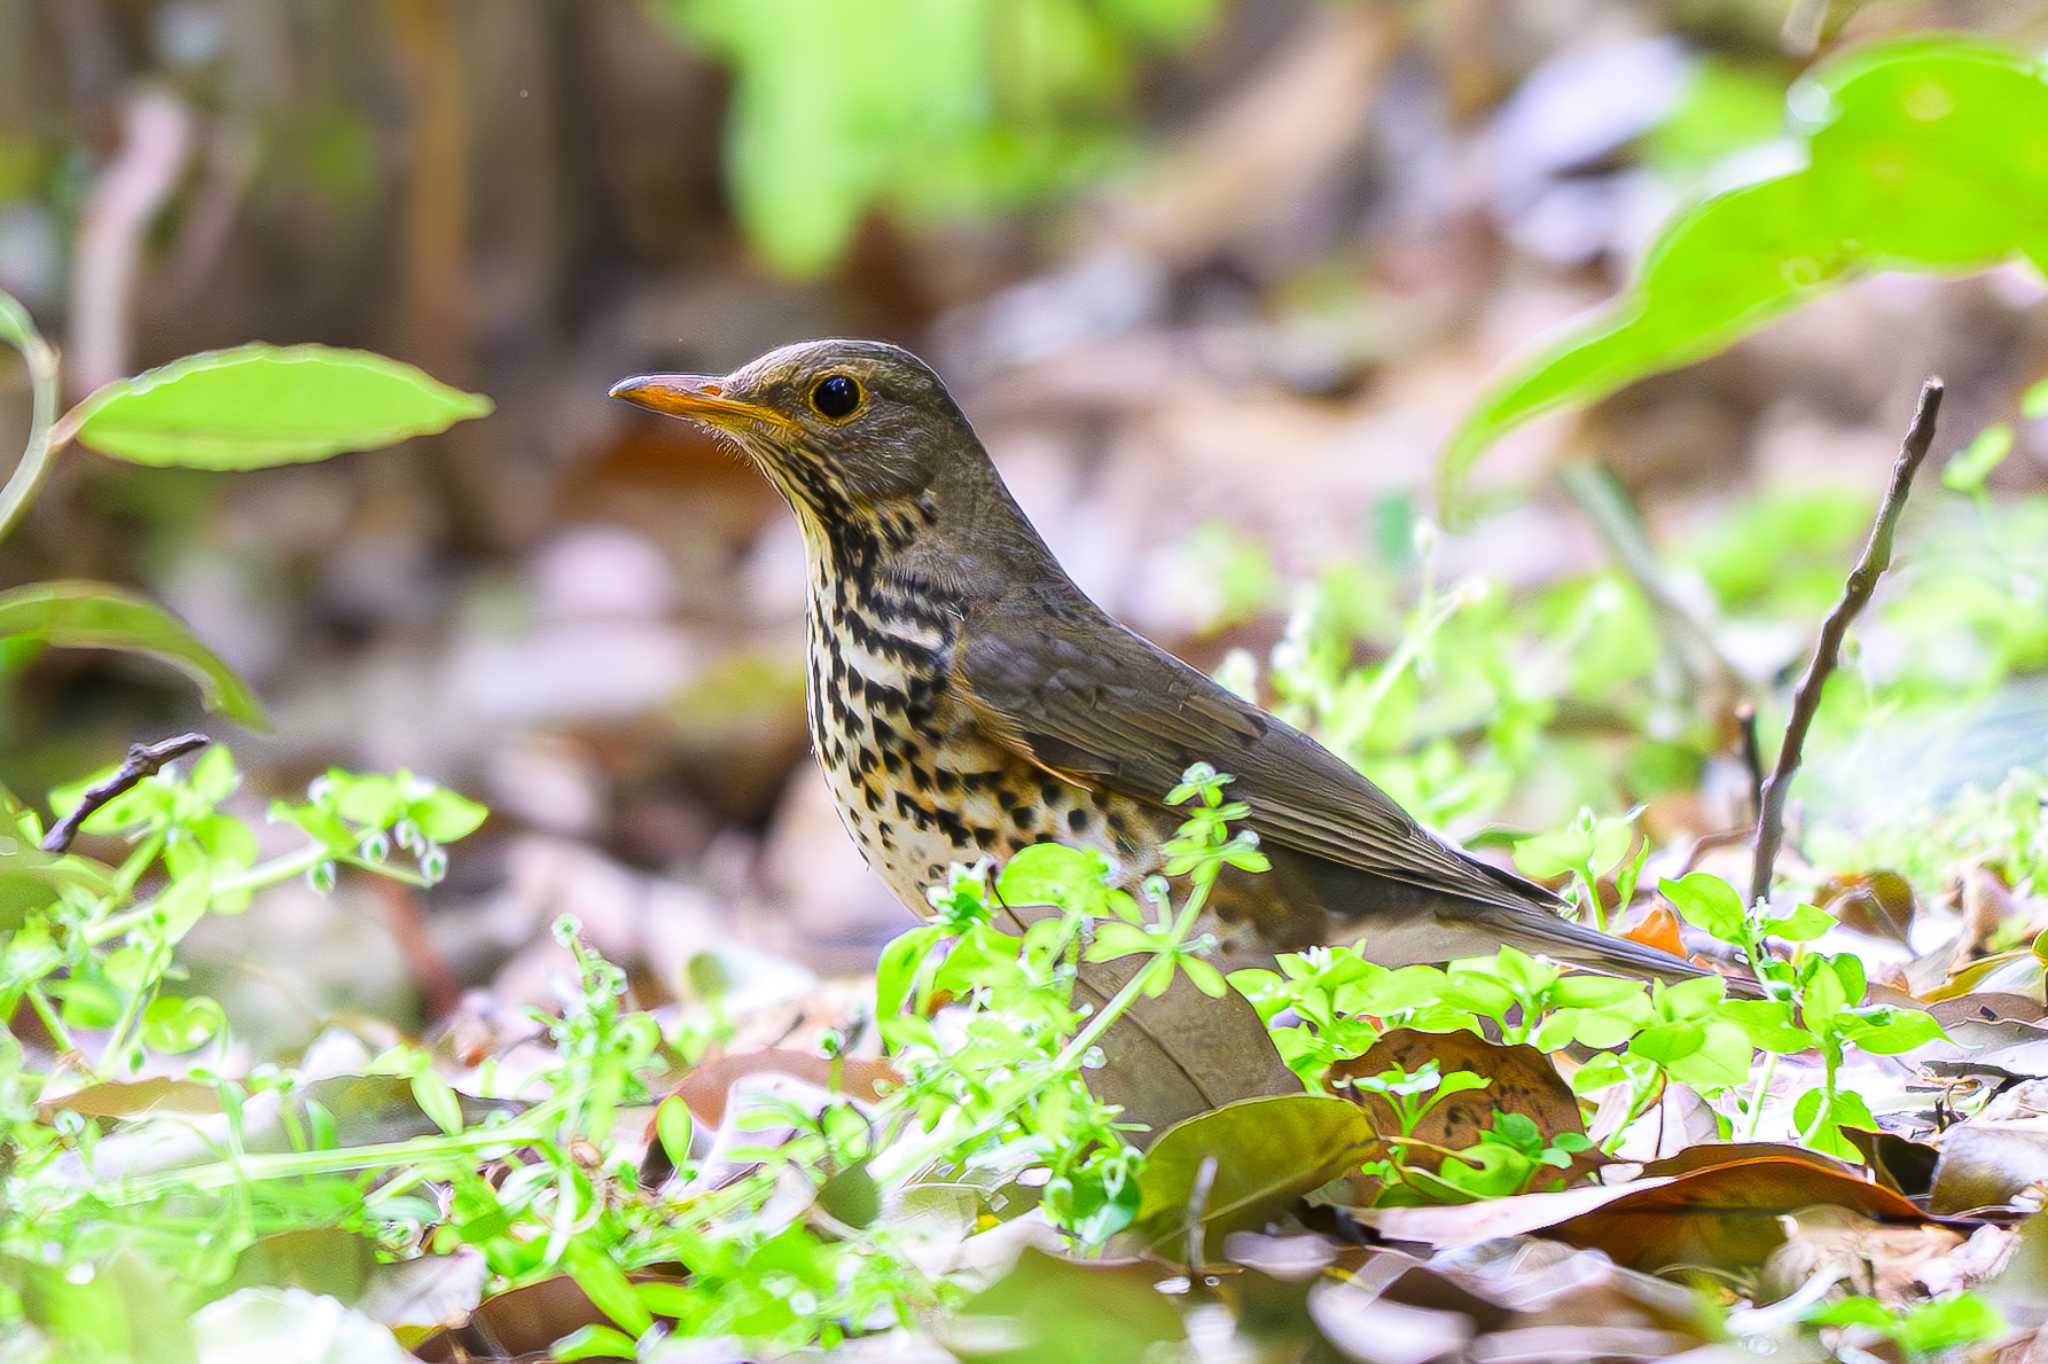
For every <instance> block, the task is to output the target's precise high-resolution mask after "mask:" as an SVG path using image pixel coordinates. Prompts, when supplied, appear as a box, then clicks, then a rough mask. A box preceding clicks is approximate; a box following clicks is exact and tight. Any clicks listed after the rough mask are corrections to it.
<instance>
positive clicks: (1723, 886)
mask: <svg viewBox="0 0 2048 1364" xmlns="http://www.w3.org/2000/svg"><path fill="white" fill-rule="evenodd" d="M1657 889H1658V891H1659V892H1661V893H1662V894H1663V896H1664V898H1665V899H1667V900H1669V901H1670V902H1671V906H1672V908H1674V909H1676V910H1677V911H1678V912H1679V914H1680V915H1681V916H1682V917H1683V918H1684V919H1685V921H1686V922H1687V923H1689V924H1691V925H1692V926H1693V927H1694V928H1697V929H1699V930H1700V931H1701V932H1703V933H1706V934H1709V935H1711V936H1712V937H1714V938H1717V939H1719V940H1720V941H1722V942H1725V943H1737V944H1739V943H1741V941H1742V937H1743V913H1742V897H1741V896H1740V895H1737V894H1736V893H1735V887H1733V886H1731V885H1729V884H1728V883H1727V882H1726V881H1723V880H1722V879H1721V878H1720V877H1718V876H1715V875H1714V874H1713V873H1711V872H1704V871H1696V872H1694V873H1692V874H1691V875H1690V876H1687V877H1685V878H1684V879H1682V880H1678V881H1673V880H1671V879H1670V878H1669V877H1666V878H1665V879H1664V880H1662V881H1659V882H1658V883H1657Z"/></svg>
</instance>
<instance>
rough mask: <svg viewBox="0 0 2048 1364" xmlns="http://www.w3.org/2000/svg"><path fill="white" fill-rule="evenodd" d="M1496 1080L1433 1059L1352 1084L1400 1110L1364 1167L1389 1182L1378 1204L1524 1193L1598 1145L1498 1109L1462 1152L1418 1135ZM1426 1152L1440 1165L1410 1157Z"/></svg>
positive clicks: (1468, 1199) (1350, 1085) (1365, 1171)
mask: <svg viewBox="0 0 2048 1364" xmlns="http://www.w3.org/2000/svg"><path fill="white" fill-rule="evenodd" d="M1492 1083H1493V1082H1492V1081H1491V1080H1489V1079H1487V1078H1486V1077H1485V1076H1483V1075H1478V1074H1475V1073H1473V1072H1472V1071H1469V1070H1454V1071H1450V1072H1448V1073H1445V1072H1443V1071H1442V1069H1441V1068H1440V1067H1439V1066H1438V1064H1437V1063H1436V1062H1435V1061H1426V1062H1424V1063H1423V1064H1422V1065H1421V1066H1420V1067H1418V1068H1417V1069H1415V1070H1414V1071H1410V1070H1408V1069H1407V1068H1406V1067H1402V1066H1395V1067H1392V1068H1390V1069H1387V1070H1384V1071H1381V1072H1380V1073H1379V1074H1377V1075H1359V1076H1353V1077H1351V1078H1350V1079H1349V1080H1348V1081H1347V1082H1346V1087H1347V1088H1349V1089H1352V1090H1354V1091H1356V1092H1358V1093H1362V1094H1373V1095H1376V1096H1378V1097H1379V1098H1380V1099H1381V1100H1383V1101H1384V1102H1385V1103H1386V1105H1387V1107H1388V1108H1390V1109H1391V1110H1392V1111H1393V1113H1394V1115H1395V1125H1396V1127H1397V1128H1398V1131H1395V1132H1385V1131H1382V1132H1380V1133H1379V1134H1378V1135H1379V1140H1380V1142H1381V1143H1382V1144H1383V1146H1384V1147H1385V1149H1386V1151H1387V1154H1386V1155H1384V1156H1381V1157H1380V1158H1378V1159H1376V1160H1369V1161H1367V1162H1365V1163H1364V1164H1363V1165H1362V1166H1361V1167H1360V1170H1359V1173H1360V1174H1362V1175H1363V1176H1364V1177H1366V1178H1368V1179H1373V1180H1378V1181H1379V1182H1380V1184H1381V1189H1380V1192H1379V1194H1378V1195H1377V1197H1376V1198H1375V1199H1374V1203H1375V1206H1379V1207H1392V1206H1398V1205H1401V1204H1412V1203H1469V1202H1473V1201H1476V1200H1478V1199H1482V1198H1501V1197H1505V1196H1507V1195H1510V1194H1516V1193H1521V1192H1523V1191H1525V1190H1526V1189H1528V1188H1529V1186H1530V1184H1531V1183H1532V1181H1534V1180H1535V1179H1536V1178H1537V1177H1538V1176H1540V1175H1542V1174H1543V1173H1544V1172H1546V1171H1562V1170H1568V1169H1570V1168H1571V1163H1572V1159H1573V1157H1574V1156H1576V1155H1579V1154H1581V1153H1583V1152H1586V1151H1589V1150H1591V1149H1592V1143H1591V1142H1590V1141H1588V1140H1587V1139H1586V1137H1585V1136H1584V1135H1583V1134H1581V1133H1577V1132H1562V1133H1558V1134H1557V1135H1556V1136H1554V1137H1550V1138H1548V1139H1546V1138H1545V1136H1544V1134H1543V1132H1542V1130H1541V1129H1540V1128H1539V1127H1538V1126H1537V1124H1536V1122H1535V1120H1534V1119H1532V1118H1530V1117H1528V1116H1527V1115H1526V1114H1521V1113H1504V1112H1502V1111H1501V1110H1500V1109H1498V1108H1496V1109H1494V1110H1493V1113H1492V1116H1491V1119H1490V1125H1489V1126H1488V1127H1487V1128H1486V1129H1485V1130H1484V1131H1482V1132H1481V1133H1480V1134H1479V1140H1477V1141H1475V1142H1473V1143H1472V1144H1471V1145H1469V1146H1465V1147H1463V1148H1460V1149H1457V1150H1452V1149H1450V1148H1448V1147H1443V1146H1438V1145H1435V1144H1434V1143H1431V1142H1427V1141H1423V1140H1421V1139H1419V1138H1418V1137H1417V1136H1416V1135H1415V1133H1416V1130H1417V1129H1418V1128H1419V1127H1420V1126H1421V1125H1422V1122H1423V1120H1424V1119H1425V1118H1427V1117H1428V1116H1429V1115H1430V1113H1431V1112H1432V1111H1433V1110H1435V1109H1436V1107H1437V1106H1438V1105H1439V1104H1441V1103H1443V1102H1444V1101H1445V1100H1446V1099H1449V1098H1451V1097H1453V1096H1454V1095H1458V1094H1464V1093H1469V1092H1471V1091H1473V1090H1479V1089H1485V1088H1486V1087H1487V1086H1488V1085H1490V1084H1492ZM1418 1149H1423V1150H1428V1151H1431V1152H1433V1153H1434V1154H1435V1155H1436V1156H1437V1157H1438V1162H1437V1165H1436V1168H1435V1169H1430V1168H1428V1167H1426V1166H1423V1165H1421V1164H1418V1163H1416V1162H1414V1161H1412V1160H1411V1159H1409V1157H1410V1155H1411V1154H1413V1153H1414V1152H1416V1151H1417V1150H1418Z"/></svg>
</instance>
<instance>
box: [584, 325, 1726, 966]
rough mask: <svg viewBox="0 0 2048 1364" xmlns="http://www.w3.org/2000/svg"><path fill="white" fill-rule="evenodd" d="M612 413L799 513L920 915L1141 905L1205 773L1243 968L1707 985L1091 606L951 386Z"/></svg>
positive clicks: (897, 863) (865, 757) (824, 371)
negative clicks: (1068, 889) (1500, 972)
mask: <svg viewBox="0 0 2048 1364" xmlns="http://www.w3.org/2000/svg"><path fill="white" fill-rule="evenodd" d="M611 396H612V397H614V398H619V399H623V400H625V401H627V402H629V403H633V404H635V405H637V406H639V407H641V408H645V409H648V410H651V411H654V412H658V413H663V414H667V415H669V416H674V417H680V418H684V419H686V420H688V421H690V422H693V423H695V424H696V425H697V426H699V427H701V428H703V429H704V430H706V431H707V432H709V433H710V434H711V435H712V436H713V437H714V438H715V439H716V440H718V441H719V442H720V443H722V444H724V445H725V446H727V447H728V448H730V449H732V450H734V451H736V452H737V453H739V454H740V455H741V456H743V457H744V458H745V459H746V460H748V461H749V462H751V463H752V464H753V465H754V466H755V467H756V468H757V469H759V471H760V472H761V473H762V474H763V475H764V476H765V477H766V478H767V480H768V481H769V483H771V484H772V485H773V486H774V487H775V489H776V491H777V492H779V493H780V494H781V495H782V498H783V500H785V501H786V502H787V503H788V504H789V506H790V508H791V509H792V510H793V511H794V512H795V514H796V519H797V522H798V524H799V526H800V528H801V530H802V536H803V543H804V558H805V564H806V574H807V578H808V611H807V615H808V642H807V654H808V673H809V677H808V686H807V703H806V704H807V710H808V721H809V727H810V734H811V742H812V747H813V749H814V751H815V754H816V756H817V759H818V761H819V763H820V765H821V766H822V768H823V771H824V776H825V781H826V784H827V785H828V786H829V788H830V790H831V794H832V799H833V802H834V804H835V805H836V807H837V809H838V813H839V816H840V820H841V822H842V823H843V824H844V826H845V828H846V831H847V832H848V834H849V835H850V836H851V837H852V839H853V841H854V842H855V843H856V844H857V845H858V846H859V849H860V851H861V854H862V855H863V857H864V858H865V860H866V862H867V864H868V866H869V867H870V868H871V869H872V870H873V871H874V872H876V873H877V874H879V875H880V877H881V878H882V880H883V881H885V882H886V883H887V884H888V887H889V889H890V890H891V891H892V892H894V894H895V895H896V897H897V898H898V899H899V900H901V901H902V902H903V903H904V904H905V905H906V906H907V907H909V908H910V909H911V910H912V911H913V912H914V913H918V914H921V915H929V914H930V913H931V912H932V909H931V901H930V899H929V897H928V890H929V888H930V887H932V886H934V885H938V884H942V883H943V882H944V881H945V879H946V878H947V876H948V874H949V872H950V869H951V868H952V867H953V866H954V865H955V864H961V863H965V864H969V865H974V864H978V863H980V862H981V861H983V860H984V859H989V858H998V859H999V858H1003V857H1007V856H1011V855H1014V854H1015V853H1017V852H1019V851H1021V850H1022V849H1024V848H1026V847H1028V846H1031V845H1032V844H1035V843H1039V842H1048V841H1052V842H1060V843H1066V844H1069V845H1071V846H1075V847H1080V848H1084V849H1093V850H1095V851H1097V852H1099V853H1100V854H1101V855H1102V857H1103V858H1104V859H1105V862H1106V863H1107V866H1108V868H1109V875H1110V878H1111V879H1112V880H1113V881H1114V882H1115V883H1116V884H1118V885H1120V886H1122V887H1124V888H1126V889H1130V890H1133V891H1136V890H1137V889H1139V888H1140V887H1141V886H1142V885H1143V884H1144V882H1145V880H1146V878H1148V877H1150V876H1152V875H1154V874H1155V873H1158V872H1159V871H1160V870H1161V869H1162V866H1163V864H1164V862H1165V856H1164V854H1163V852H1162V849H1163V847H1164V845H1165V844H1166V843H1167V842H1168V840H1170V839H1171V838H1172V837H1173V836H1174V834H1175V833H1176V831H1177V830H1178V828H1179V826H1180V824H1181V822H1182V820H1183V818H1184V813H1183V812H1181V811H1178V810H1176V809H1175V808H1174V807H1173V806H1170V805H1169V804H1167V800H1166V797H1167V794H1168V792H1169V790H1170V789H1171V788H1173V787H1174V786H1175V785H1176V784H1178V783H1179V782H1180V781H1181V780H1182V777H1183V774H1184V773H1185V772H1186V771H1187V769H1189V768H1190V767H1191V766H1193V765H1195V764H1197V763H1207V764H1209V765H1211V767H1212V768H1213V769H1214V770H1216V771H1218V772H1220V773H1224V774H1227V775H1228V776H1229V777H1230V778H1231V779H1232V785H1231V786H1230V787H1229V795H1230V797H1231V799H1232V800H1233V801H1237V802H1242V803H1243V804H1244V806H1245V807H1247V808H1246V813H1245V814H1244V815H1243V816H1242V818H1241V820H1240V821H1239V823H1238V825H1237V827H1239V828H1246V829H1249V830H1250V831H1251V832H1252V833H1254V834H1255V835H1257V839H1258V847H1259V849H1260V851H1261V852H1263V853H1264V854H1265V856H1266V858H1267V859H1268V861H1269V862H1270V864H1271V865H1270V869H1269V870H1267V871H1266V872H1264V873H1261V874H1235V873H1226V874H1225V875H1224V876H1222V877H1221V878H1219V879H1218V880H1217V882H1216V883H1215V885H1214V887H1213V889H1212V892H1211V900H1210V904H1209V911H1210V912H1209V916H1208V926H1209V927H1210V928H1211V929H1212V930H1213V936H1214V941H1215V944H1216V950H1217V952H1218V954H1219V956H1220V957H1221V959H1222V961H1223V962H1224V963H1225V964H1228V965H1231V966H1235V965H1237V964H1252V963H1257V962H1265V961H1270V960H1271V959H1272V957H1273V956H1274V955H1275V954H1277V953H1280V952H1291V951H1300V950H1303V949H1306V948H1311V947H1315V946H1320V945H1327V944H1333V943H1355V944H1356V945H1357V947H1358V950H1359V951H1360V952H1361V953H1362V954H1363V955H1364V956H1366V957H1367V958H1368V959H1370V960H1372V961H1375V962H1379V963H1381V964H1384V965H1390V966H1394V965H1409V964H1416V963H1428V962H1446V961H1451V960H1456V959H1461V958H1466V957H1473V956H1491V955H1493V954H1494V953H1495V951H1496V950H1497V949H1498V948H1500V947H1501V946H1502V945H1503V944H1508V945H1512V946H1515V947H1518V948H1521V949H1524V950H1527V951H1531V952H1537V953H1541V954H1543V955H1545V956H1547V957H1549V958H1551V959H1552V960H1554V961H1557V962H1560V963H1565V964H1570V965H1574V966H1579V967H1586V968H1591V969H1594V970H1597V971H1602V972H1607V973H1610V974H1621V975H1626V976H1632V977H1636V978H1639V979H1660V980H1666V981H1674V980H1678V979H1682V978H1686V977H1695V976H1700V975H1704V974H1710V973H1708V972H1706V971H1704V970H1703V969H1702V968H1701V967H1698V966H1695V965H1694V964H1692V963H1690V962H1687V961H1685V960H1682V959H1680V958H1679V957H1676V956H1674V955H1672V954H1670V953H1668V952H1663V951H1660V950H1658V949H1656V948H1653V947H1650V946H1647V945H1644V944H1641V943H1637V942H1634V941H1631V940H1628V939H1625V938H1620V937H1615V936H1612V935H1609V934H1607V933H1604V932H1600V931H1598V930H1596V929H1594V928H1591V927H1588V926H1586V925H1584V924H1581V923H1577V922H1574V921H1572V920H1569V919H1566V918H1564V917H1562V912H1563V911H1564V910H1565V909H1566V908H1567V906H1566V904H1565V902H1564V901H1563V900H1561V899H1560V898H1559V897H1557V896H1556V895H1554V894H1552V893H1551V892H1550V891H1549V890H1547V889H1545V888H1544V887H1542V886H1540V885H1537V884H1535V883H1534V882H1531V881H1528V880H1525V879H1524V878H1522V877H1520V876H1517V875H1515V874H1514V873H1512V872H1509V871H1506V870H1504V869H1502V868H1499V867H1496V866H1493V865H1491V864H1489V863H1487V862H1485V861H1483V860H1481V859H1479V858H1477V857H1474V856H1473V855H1471V854H1470V853H1468V852H1466V851H1465V850H1463V849H1462V848H1459V847H1458V846H1456V845H1455V844H1454V843H1452V842H1450V841H1448V840H1447V839H1445V838H1443V837H1440V836H1439V835H1437V834H1435V833H1433V832H1431V831H1430V830H1428V829H1426V828H1424V827H1423V826H1422V825H1421V824H1419V823H1418V822H1417V821H1416V820H1415V819H1414V818H1413V817H1411V816H1410V815H1409V813H1408V812H1407V811H1406V810H1404V809H1403V808H1402V807H1401V806H1400V805H1399V804H1398V803H1396V802H1395V801H1394V799H1393V798H1392V797H1390V796H1388V795H1387V793H1386V792H1384V791H1382V790H1381V789H1380V788H1379V787H1377V786H1375V785H1374V784H1373V783H1372V782H1371V781H1370V780H1369V779H1368V778H1367V777H1366V776H1365V774H1363V773H1362V772H1360V771H1359V770H1358V769H1357V768H1355V767H1353V766H1352V765H1351V764H1350V763H1348V762H1346V761H1345V760H1344V759H1342V758H1340V757H1339V756H1337V755H1336V754H1334V753H1332V752H1331V751H1330V750H1328V749H1327V748H1324V747H1323V746H1322V745H1321V744H1319V743H1317V742H1316V741H1315V740H1314V739H1313V738H1311V737H1309V736H1308V735H1307V734H1305V733H1303V732H1302V731H1301V730H1299V729H1296V728H1295V727H1294V726H1292V725H1289V724H1287V723H1286V722H1285V721H1283V720H1281V719H1280V718H1279V717H1277V716H1275V715H1272V714H1270V713H1269V712H1267V711H1265V710H1263V709H1261V708H1260V707H1258V706H1257V705H1255V704H1253V703H1252V702H1250V701H1247V700H1245V699H1243V698H1242V697H1240V696H1238V695H1237V694H1236V693H1234V692H1232V691H1231V690H1229V689H1228V688H1226V687H1224V686H1222V685H1221V684H1220V683H1218V682H1217V681H1215V680H1214V679H1212V678H1211V677H1209V676H1208V675H1207V674H1205V673H1203V672H1202V671H1201V670H1199V669H1197V668H1195V667H1193V666H1191V665H1189V664H1187V663H1185V662H1183V661H1182V660H1181V659H1179V658H1177V657H1175V656H1174V655H1172V654H1171V653H1168V652H1167V651H1166V650H1164V649H1161V648H1159V647H1158V646H1157V645H1154V644H1153V643H1151V642H1150V641H1149V640H1147V639H1145V638H1144V637H1142V636H1140V635H1139V634H1137V633H1135V632H1134V631H1132V630H1130V629H1128V628H1126V627H1125V626H1123V625H1122V624H1120V623H1118V622H1117V621H1116V620H1115V619H1113V618H1112V617H1111V616H1110V615H1109V614H1108V613H1107V612H1106V611H1104V610H1103V609H1102V608H1101V607H1100V606H1098V605H1097V604H1096V603H1095V602H1094V601H1093V600H1091V599H1090V598H1089V597H1088V595H1087V594H1086V593H1085V592H1083V591H1082V590H1081V588H1080V587H1079V586H1078V585H1076V584H1075V582H1074V580H1073V579H1072V578H1070V577H1069V576H1068V575H1067V573H1066V571H1065V570H1064V569H1063V568H1062V567H1061V566H1060V563H1059V561H1058V560H1057V559H1056V558H1055V557H1054V555H1053V553H1052V551H1051V550H1050V549H1049V548H1048V547H1047V545H1046V543H1045V540H1044V539H1043V538H1042V537H1041V536H1040V535H1039V533H1038V531H1037V529H1036V528H1035V527H1034V526H1033V525H1032V523H1031V521H1030V520H1029V519H1028V518H1027V517H1026V516H1025V514H1024V512H1023V510H1022V509H1021V508H1020V507H1019V506H1018V504H1017V502H1016V499H1015V498H1013V497H1012V496H1011V494H1010V491H1009V489H1008V487H1007V486H1006V485H1005V484H1004V482H1003V479H1002V476H1001V474H1000V473H999V472H998V471H997V469H996V466H995V463H994V461H993V460H992V459H991V458H990V456H989V454H988V451H987V450H986V449H985V448H984V446H983V445H982V442H981V440H980V438H979V437H978V436H977V435H976V434H975V431H974V428H973V426H972V425H971V424H970V422H969V420H968V418H967V416H966V414H965V413H964V412H963V411H962V410H961V408H960V406H959V404H958V403H956V402H955V401H954V399H953V397H952V395H951V394H950V393H949V392H948V391H947V388H946V385H945V383H944V382H943V381H942V380H941V378H940V377H939V375H938V374H937V372H935V371H934V370H933V369H932V367H931V366H929V365H927V364H926V363H925V362H924V361H922V360H920V359H919V358H918V357H917V356H915V355H913V354H912V353H911V352H909V351H907V350H904V349H902V348H900V347H897V346H894V345H891V344H888V343H886V342H880V341H862V340H821V341H808V342H802V343H798V344H795V345H789V346H784V347H782V348H780V349H777V350H773V351H770V352H769V353H767V354H765V355H763V356H761V357H760V358H758V359H756V360H754V361H752V362H750V363H748V364H746V365H744V366H742V367H741V368H739V369H736V370H734V371H732V372H731V373H729V374H724V375H693V374H647V375H641V376H638V377H634V378H629V379H625V380H622V381H621V382H619V383H618V384H616V385H614V386H613V387H612V389H611Z"/></svg>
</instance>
